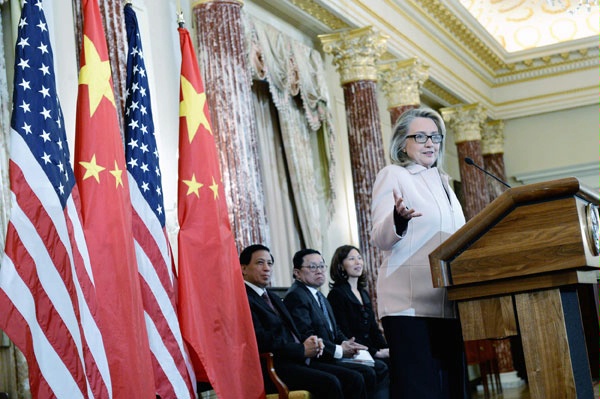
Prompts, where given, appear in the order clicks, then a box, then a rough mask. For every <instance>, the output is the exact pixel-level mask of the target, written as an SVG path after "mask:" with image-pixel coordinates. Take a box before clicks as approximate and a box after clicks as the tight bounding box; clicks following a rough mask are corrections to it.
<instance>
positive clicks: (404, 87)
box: [378, 58, 429, 109]
mask: <svg viewBox="0 0 600 399" xmlns="http://www.w3.org/2000/svg"><path fill="white" fill-rule="evenodd" d="M378 69H379V84H380V86H381V90H382V91H383V93H384V94H385V98H386V99H387V103H388V109H392V108H396V107H400V106H404V105H419V104H421V99H420V95H419V94H420V91H421V86H422V85H423V83H424V82H425V81H426V80H427V79H428V78H429V65H425V64H423V63H422V62H421V61H420V60H419V59H418V58H411V59H408V60H402V61H391V62H386V63H383V64H379V65H378Z"/></svg>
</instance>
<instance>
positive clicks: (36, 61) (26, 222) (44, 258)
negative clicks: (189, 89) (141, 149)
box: [0, 0, 112, 398]
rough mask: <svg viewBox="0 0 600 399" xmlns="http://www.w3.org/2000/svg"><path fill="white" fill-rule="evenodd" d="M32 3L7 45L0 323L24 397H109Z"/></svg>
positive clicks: (75, 205) (44, 30)
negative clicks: (6, 194) (10, 65)
mask: <svg viewBox="0 0 600 399" xmlns="http://www.w3.org/2000/svg"><path fill="white" fill-rule="evenodd" d="M54 79H55V77H54V65H53V55H52V48H51V46H50V39H49V33H48V26H47V24H46V19H45V16H44V12H43V8H42V1H41V0H38V1H37V2H36V3H35V4H33V3H30V2H28V1H24V5H23V8H22V12H21V19H20V21H19V31H18V37H17V44H16V49H15V73H14V94H13V110H12V119H11V130H10V161H9V174H10V184H11V200H12V207H11V217H10V221H9V225H8V231H7V238H6V246H5V250H4V254H3V256H2V264H1V267H0V329H2V330H4V331H5V332H6V333H7V334H8V336H9V337H10V338H11V340H12V341H13V342H14V343H15V345H16V346H17V347H18V348H19V349H20V350H21V351H22V352H23V353H24V354H25V357H26V358H27V362H28V366H29V383H30V389H31V394H32V397H34V398H56V397H58V398H111V397H112V387H111V379H110V374H109V368H108V362H107V357H106V352H105V347H104V343H103V339H102V334H101V333H100V330H99V329H98V324H97V321H96V319H95V317H96V314H97V313H96V309H97V299H96V291H95V287H94V278H93V275H92V271H91V266H90V258H89V254H88V248H87V245H86V242H85V239H84V234H83V229H82V223H81V218H80V198H79V192H78V189H77V186H76V185H75V177H74V175H73V169H72V167H71V164H70V161H69V148H68V144H67V136H66V133H65V128H64V122H63V116H62V112H61V108H60V103H59V101H58V95H57V92H56V85H55V80H54Z"/></svg>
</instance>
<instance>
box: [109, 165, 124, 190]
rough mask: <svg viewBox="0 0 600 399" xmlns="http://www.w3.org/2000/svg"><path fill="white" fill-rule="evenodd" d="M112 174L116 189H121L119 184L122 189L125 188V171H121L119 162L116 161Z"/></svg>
mask: <svg viewBox="0 0 600 399" xmlns="http://www.w3.org/2000/svg"><path fill="white" fill-rule="evenodd" d="M110 174H111V175H113V176H114V177H115V187H119V184H120V185H121V187H123V177H122V175H123V170H122V169H119V165H118V164H117V161H116V160H115V169H114V170H111V171H110Z"/></svg>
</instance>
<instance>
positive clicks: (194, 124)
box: [179, 76, 212, 143]
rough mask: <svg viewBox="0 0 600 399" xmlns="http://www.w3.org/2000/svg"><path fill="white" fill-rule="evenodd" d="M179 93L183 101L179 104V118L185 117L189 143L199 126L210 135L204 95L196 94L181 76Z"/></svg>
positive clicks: (192, 87) (187, 81) (188, 82)
mask: <svg viewBox="0 0 600 399" xmlns="http://www.w3.org/2000/svg"><path fill="white" fill-rule="evenodd" d="M181 92H182V93H183V101H181V102H180V103H179V116H183V117H185V121H186V124H187V131H188V137H189V140H190V143H191V142H192V140H194V137H195V136H196V132H197V131H198V126H200V125H202V126H204V128H205V129H206V130H208V132H209V133H210V134H212V131H211V128H210V123H208V118H207V117H206V114H205V113H204V104H205V103H206V93H204V92H202V93H198V92H196V89H194V86H193V85H192V84H191V83H190V81H189V80H187V79H186V78H185V76H181Z"/></svg>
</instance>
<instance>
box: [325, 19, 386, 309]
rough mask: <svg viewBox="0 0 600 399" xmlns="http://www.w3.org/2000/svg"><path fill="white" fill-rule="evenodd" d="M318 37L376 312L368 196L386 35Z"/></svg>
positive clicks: (378, 154)
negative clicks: (346, 152)
mask: <svg viewBox="0 0 600 399" xmlns="http://www.w3.org/2000/svg"><path fill="white" fill-rule="evenodd" d="M320 39H321V42H322V43H323V49H324V50H325V52H327V53H331V54H332V55H333V57H334V61H333V62H334V64H335V65H336V66H337V68H338V72H339V73H340V75H341V83H342V87H343V89H344V101H345V104H346V121H347V125H348V144H349V147H350V162H351V163H352V180H353V187H354V201H355V205H356V218H357V224H358V235H359V246H360V248H361V252H362V255H363V258H364V259H365V265H366V268H367V270H368V276H369V278H368V279H367V284H368V289H369V292H370V293H371V297H372V299H373V305H374V306H375V308H376V303H377V298H376V291H375V285H376V281H377V267H378V266H379V265H380V264H381V262H382V254H381V251H380V250H379V249H377V248H375V247H374V246H372V245H371V243H370V235H371V227H372V220H371V196H372V191H373V183H374V182H375V177H376V176H377V172H379V170H380V169H381V168H383V167H384V166H385V159H384V152H383V139H382V135H381V120H380V117H379V106H378V104H377V83H376V82H377V68H376V61H377V59H378V57H379V56H380V55H381V54H382V53H383V52H384V51H385V42H386V40H387V37H385V36H383V35H381V34H380V33H378V32H376V31H374V30H373V29H372V28H370V27H367V28H361V29H356V30H351V31H344V32H341V33H335V34H331V35H323V36H320Z"/></svg>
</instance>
